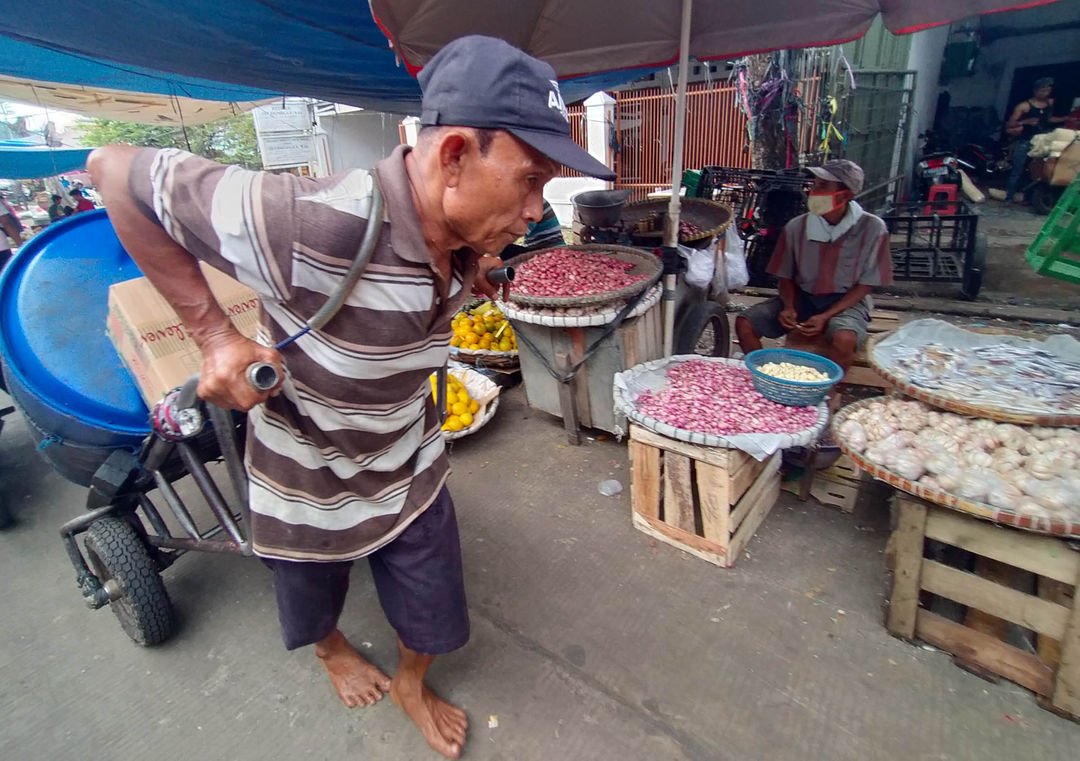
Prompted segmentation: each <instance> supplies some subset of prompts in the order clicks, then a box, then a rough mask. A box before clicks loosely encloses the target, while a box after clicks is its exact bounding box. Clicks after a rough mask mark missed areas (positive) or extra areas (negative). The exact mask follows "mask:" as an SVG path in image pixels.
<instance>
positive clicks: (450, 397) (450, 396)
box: [446, 386, 457, 407]
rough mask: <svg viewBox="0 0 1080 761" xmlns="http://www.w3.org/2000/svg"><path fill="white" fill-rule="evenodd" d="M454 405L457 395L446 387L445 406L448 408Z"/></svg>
mask: <svg viewBox="0 0 1080 761" xmlns="http://www.w3.org/2000/svg"><path fill="white" fill-rule="evenodd" d="M456 403H457V394H455V393H454V392H453V391H451V390H450V387H449V386H447V391H446V405H447V406H448V407H449V406H450V405H452V404H456Z"/></svg>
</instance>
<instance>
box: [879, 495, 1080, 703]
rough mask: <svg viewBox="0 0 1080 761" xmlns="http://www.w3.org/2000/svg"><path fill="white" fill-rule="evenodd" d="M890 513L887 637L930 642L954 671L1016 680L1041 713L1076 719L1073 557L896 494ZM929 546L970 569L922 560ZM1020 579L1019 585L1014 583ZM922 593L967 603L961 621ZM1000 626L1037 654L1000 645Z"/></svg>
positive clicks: (1078, 616)
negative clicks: (963, 559)
mask: <svg viewBox="0 0 1080 761" xmlns="http://www.w3.org/2000/svg"><path fill="white" fill-rule="evenodd" d="M896 508H897V516H898V517H897V524H896V528H895V529H894V531H893V533H892V536H891V537H890V539H889V550H888V553H887V555H888V557H889V564H890V566H891V568H892V571H893V586H892V593H891V595H890V599H889V612H888V616H887V620H886V627H887V628H888V630H889V632H891V633H892V634H894V635H896V636H898V637H903V638H904V639H908V640H915V639H918V640H922V641H924V642H928V643H930V644H931V645H934V646H935V647H938V648H941V649H942V650H945V651H947V652H949V653H952V654H953V655H954V656H955V660H956V662H957V663H958V665H961V666H963V667H964V668H968V669H970V670H972V671H974V672H976V673H979V674H983V675H993V676H999V677H1003V678H1005V679H1008V680H1009V681H1012V682H1015V683H1016V684H1019V685H1021V686H1023V687H1026V688H1028V689H1029V690H1031V691H1032V692H1034V693H1035V694H1036V695H1037V696H1039V702H1040V705H1042V706H1043V707H1044V708H1048V709H1050V710H1052V711H1054V712H1056V713H1060V714H1062V715H1064V716H1068V717H1070V718H1072V719H1080V595H1078V594H1077V589H1078V587H1080V552H1078V551H1076V550H1075V549H1073V547H1072V546H1070V544H1069V543H1068V542H1066V541H1064V540H1062V539H1058V538H1056V537H1052V536H1046V535H1040V534H1032V533H1030V532H1026V531H1021V530H1018V529H1013V528H1008V527H1005V526H999V525H996V524H993V523H989V522H987V521H982V520H979V519H977V518H974V517H971V516H967V515H964V514H962V513H958V512H956V511H953V510H948V509H946V508H942V507H938V506H936V505H933V504H931V503H929V502H925V501H923V500H920V499H917V498H915V497H911V496H907V495H899V494H898V495H897V498H896ZM928 539H932V540H936V541H937V542H940V543H941V544H943V545H946V546H947V547H949V548H957V549H959V550H964V551H966V553H971V555H973V556H974V563H973V564H972V565H973V569H972V571H968V570H966V568H957V567H953V566H951V565H947V564H945V563H943V562H939V561H938V560H934V559H931V558H929V557H926V556H925V555H926V546H927V540H928ZM936 556H940V555H936ZM1021 576H1023V577H1025V578H1026V579H1027V583H1026V584H1023V585H1021V584H1018V583H1017V579H1018V577H1021ZM1020 586H1022V587H1023V588H1017V587H1020ZM1032 592H1034V593H1032ZM927 593H930V594H932V595H937V596H938V597H942V598H945V599H947V600H952V601H953V602H955V603H958V604H959V605H962V606H966V608H967V613H966V614H965V616H964V622H963V623H960V622H956V621H953V620H951V619H949V618H946V617H945V616H942V615H939V614H937V613H934V612H932V611H931V610H929V609H928V608H927V607H925V605H926V602H927V600H928V598H927ZM999 621H1000V622H1002V624H1005V623H1006V622H1011V623H1012V624H1015V625H1016V626H1019V627H1022V630H1025V631H1030V632H1034V635H1035V636H1036V637H1037V642H1038V646H1037V649H1036V652H1034V653H1032V652H1028V651H1027V650H1026V649H1022V648H1020V647H1016V646H1015V645H1013V644H1010V643H1008V642H1006V641H1004V639H1003V637H1004V632H1005V628H1006V626H1005V625H999V623H998V622H999Z"/></svg>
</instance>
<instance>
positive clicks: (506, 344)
mask: <svg viewBox="0 0 1080 761" xmlns="http://www.w3.org/2000/svg"><path fill="white" fill-rule="evenodd" d="M451 345H453V343H451ZM511 349H513V346H511V345H510V341H509V340H508V339H506V338H504V339H503V340H501V341H499V351H510V350H511Z"/></svg>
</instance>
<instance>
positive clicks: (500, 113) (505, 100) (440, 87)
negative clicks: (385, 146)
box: [417, 35, 615, 180]
mask: <svg viewBox="0 0 1080 761" xmlns="http://www.w3.org/2000/svg"><path fill="white" fill-rule="evenodd" d="M417 79H418V80H419V81H420V88H421V89H422V90H423V92H424V98H423V102H422V104H421V109H422V110H421V113H420V123H421V124H423V125H436V124H437V125H452V126H455V127H477V128H480V129H504V130H506V131H507V132H509V133H510V134H512V135H514V137H516V138H518V139H519V140H521V141H523V142H525V143H528V144H529V145H531V146H532V147H533V148H535V149H536V150H538V151H540V153H542V154H544V155H545V156H547V157H548V158H550V159H553V160H554V161H557V162H559V163H560V164H562V165H564V166H567V167H570V168H571V169H576V170H577V171H579V172H582V173H583V174H588V175H591V176H593V177H599V178H600V179H603V180H613V179H615V173H614V172H613V171H611V170H610V169H609V168H608V167H606V166H604V165H603V164H602V163H600V162H599V161H597V160H596V159H594V158H593V157H592V156H591V155H589V153H588V151H586V150H585V149H584V148H582V147H581V146H580V145H578V144H577V143H575V142H574V140H573V138H571V137H570V117H569V115H568V114H567V113H566V104H565V103H563V99H562V94H561V93H560V92H559V83H558V80H557V78H556V76H555V70H554V69H552V68H551V66H549V65H548V64H546V63H544V62H543V61H540V60H537V59H536V58H533V57H532V56H530V55H528V54H527V53H524V52H522V51H521V50H518V49H517V48H515V47H514V46H513V45H511V44H509V43H507V42H504V41H503V40H500V39H496V38H494V37H483V36H480V35H470V36H468V37H460V38H458V39H456V40H454V41H453V42H451V43H449V44H447V45H446V46H445V47H444V48H443V49H442V50H440V51H439V52H438V53H436V54H435V56H434V57H433V58H432V59H431V60H430V61H428V64H427V66H425V67H424V68H423V69H421V70H420V74H419V76H418V77H417Z"/></svg>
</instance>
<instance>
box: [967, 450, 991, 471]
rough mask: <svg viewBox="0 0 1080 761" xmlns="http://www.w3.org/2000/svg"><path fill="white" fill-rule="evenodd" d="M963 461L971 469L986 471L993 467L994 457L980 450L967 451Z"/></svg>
mask: <svg viewBox="0 0 1080 761" xmlns="http://www.w3.org/2000/svg"><path fill="white" fill-rule="evenodd" d="M963 457H964V461H965V462H966V463H967V464H968V465H970V466H971V467H973V468H979V469H987V468H991V467H993V465H994V457H993V455H991V454H990V453H989V452H984V451H983V450H981V449H974V448H973V449H969V450H967V451H966V452H964V455H963Z"/></svg>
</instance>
